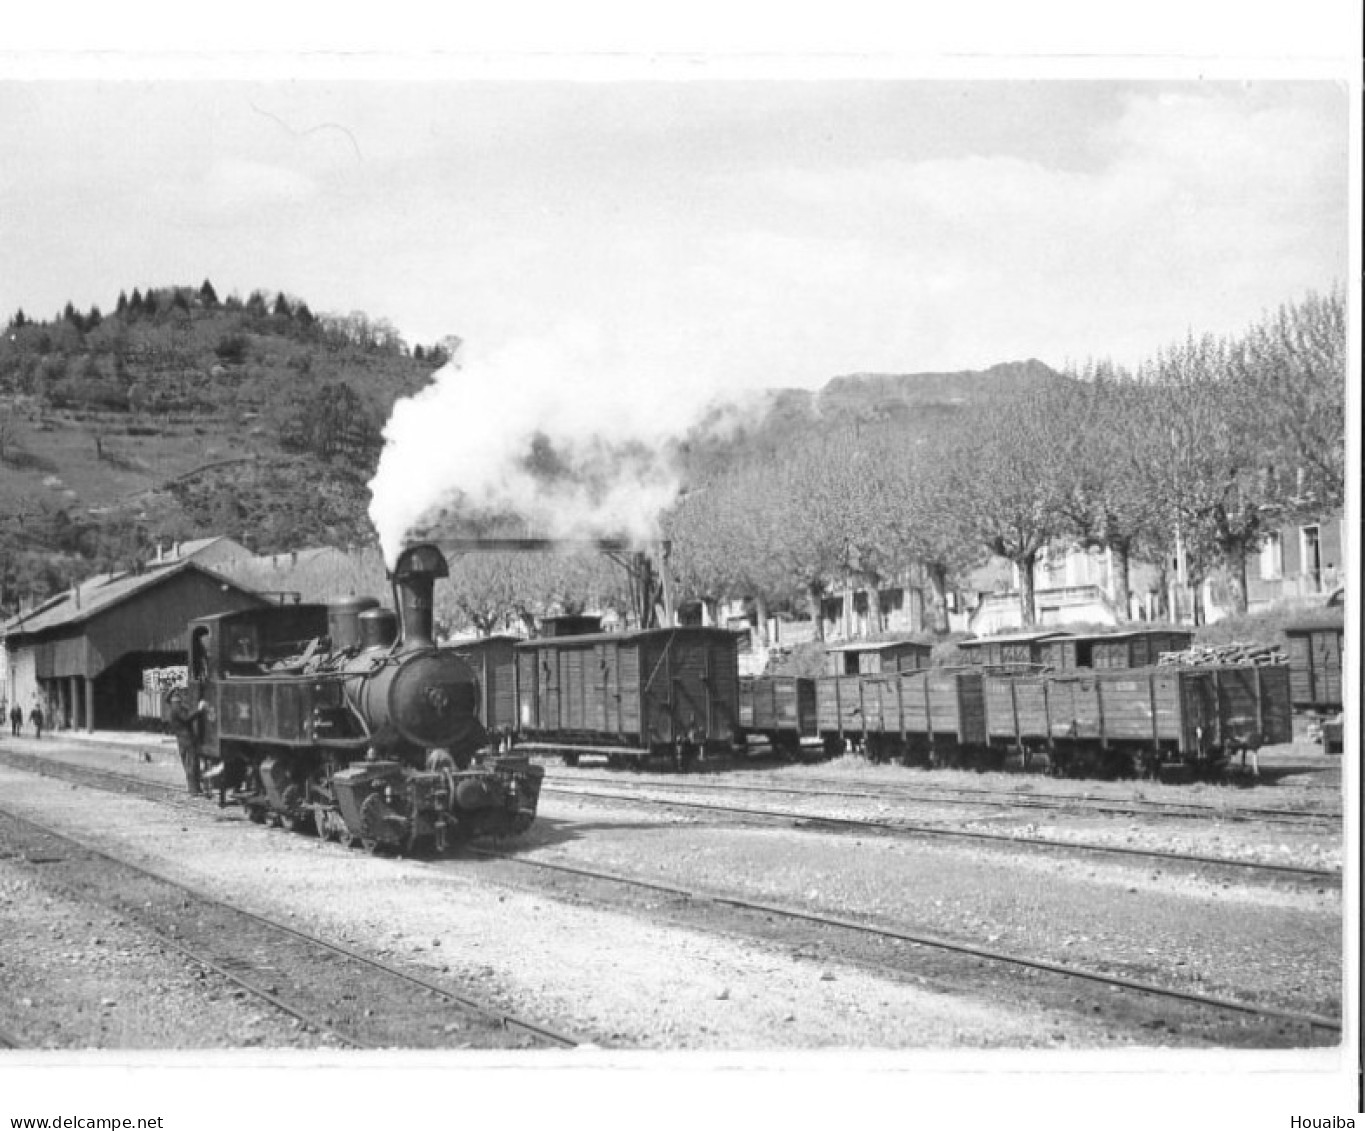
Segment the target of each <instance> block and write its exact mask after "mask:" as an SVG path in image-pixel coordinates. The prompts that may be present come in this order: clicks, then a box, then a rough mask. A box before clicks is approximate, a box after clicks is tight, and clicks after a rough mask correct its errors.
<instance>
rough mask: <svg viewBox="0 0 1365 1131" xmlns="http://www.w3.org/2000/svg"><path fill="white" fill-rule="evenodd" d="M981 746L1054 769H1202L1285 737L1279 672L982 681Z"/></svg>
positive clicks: (1158, 672)
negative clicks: (1041, 758) (1044, 759)
mask: <svg viewBox="0 0 1365 1131" xmlns="http://www.w3.org/2000/svg"><path fill="white" fill-rule="evenodd" d="M985 706H986V718H987V740H988V742H989V743H990V745H991V747H992V748H993V749H994V750H996V751H998V752H1000V753H1008V754H1015V755H1022V756H1023V757H1024V759H1025V760H1026V761H1027V760H1028V759H1030V758H1031V757H1034V756H1036V755H1038V754H1044V753H1045V754H1046V755H1047V756H1048V757H1049V758H1050V759H1051V760H1052V762H1053V764H1054V768H1055V769H1056V770H1057V771H1059V772H1061V773H1081V772H1086V771H1091V770H1097V771H1099V772H1101V773H1114V774H1129V773H1132V772H1133V771H1134V770H1135V769H1136V768H1137V767H1138V766H1141V767H1142V768H1143V769H1144V770H1146V771H1147V772H1148V773H1155V772H1156V771H1157V770H1158V769H1159V768H1160V767H1161V766H1162V765H1163V764H1166V763H1169V762H1176V763H1181V764H1184V765H1192V766H1194V767H1196V768H1198V769H1204V770H1209V769H1213V768H1217V767H1221V766H1222V765H1223V764H1224V763H1225V761H1226V759H1227V758H1229V757H1230V756H1232V755H1233V754H1236V753H1238V752H1241V753H1243V754H1245V753H1251V754H1252V755H1254V754H1255V751H1256V750H1258V749H1259V748H1260V747H1261V746H1263V745H1269V744H1273V743H1279V742H1287V741H1289V738H1290V722H1291V720H1290V708H1289V680H1288V675H1287V672H1286V671H1285V669H1284V668H1283V667H1276V666H1270V665H1266V666H1256V665H1244V666H1227V667H1176V666H1167V667H1147V668H1130V669H1109V670H1105V669H1098V670H1090V671H1073V672H1063V673H1050V674H1045V675H1037V676H1029V677H1020V676H1007V675H1001V674H990V673H988V674H987V675H986V676H985Z"/></svg>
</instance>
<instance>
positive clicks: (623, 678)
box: [616, 642, 645, 743]
mask: <svg viewBox="0 0 1365 1131" xmlns="http://www.w3.org/2000/svg"><path fill="white" fill-rule="evenodd" d="M640 679H641V676H640V646H639V645H638V644H635V643H631V644H627V643H624V642H623V643H621V644H618V645H617V646H616V685H617V689H618V690H619V692H620V699H619V704H620V711H621V716H620V717H621V724H620V725H621V729H620V732H619V733H620V734H621V735H622V737H626V736H637V737H638V739H639V741H640V742H642V743H643V742H644V741H645V735H644V733H643V732H644V725H643V724H644V719H643V718H642V717H641V705H640Z"/></svg>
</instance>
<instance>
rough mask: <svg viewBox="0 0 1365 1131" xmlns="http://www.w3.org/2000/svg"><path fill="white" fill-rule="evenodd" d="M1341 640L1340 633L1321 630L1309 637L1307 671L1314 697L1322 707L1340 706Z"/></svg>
mask: <svg viewBox="0 0 1365 1131" xmlns="http://www.w3.org/2000/svg"><path fill="white" fill-rule="evenodd" d="M1341 638H1342V633H1341V632H1339V631H1336V630H1332V629H1323V630H1322V631H1321V632H1314V633H1312V634H1311V635H1310V636H1309V638H1308V639H1309V642H1310V646H1311V648H1312V658H1311V661H1310V664H1309V669H1310V670H1311V671H1312V673H1313V683H1314V688H1313V691H1314V696H1313V698H1314V699H1315V701H1316V702H1318V703H1320V704H1322V705H1323V706H1328V705H1333V706H1341V704H1342V702H1343V700H1342V697H1341Z"/></svg>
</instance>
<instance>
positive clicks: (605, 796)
mask: <svg viewBox="0 0 1365 1131" xmlns="http://www.w3.org/2000/svg"><path fill="white" fill-rule="evenodd" d="M638 784H639V786H640V789H639V790H638V791H636V792H633V793H632V792H631V791H629V790H627V792H623V793H622V792H617V793H606V792H602V791H598V790H585V789H568V788H565V787H564V786H561V785H546V786H543V787H542V788H541V793H542V795H544V794H547V793H548V794H558V795H559V796H562V797H583V798H587V799H591V800H595V801H612V802H625V803H627V804H636V805H639V804H644V805H665V806H668V807H670V808H676V809H689V810H697V811H701V812H707V813H721V814H726V815H729V816H734V817H739V818H742V819H751V820H766V821H782V822H784V823H789V824H796V825H798V826H802V825H804V826H810V827H821V828H825V829H846V830H849V831H854V832H864V833H871V832H876V833H881V834H886V835H892V836H910V837H939V838H946V839H957V840H969V841H976V842H979V843H988V844H1008V845H1011V846H1014V845H1019V846H1026V847H1029V848H1039V849H1044V850H1053V851H1065V852H1082V853H1087V854H1095V855H1105V856H1116V857H1126V858H1130V859H1144V860H1152V861H1159V862H1161V863H1164V864H1183V865H1192V866H1196V867H1202V868H1209V867H1216V868H1227V869H1235V870H1237V871H1238V872H1239V873H1241V874H1244V875H1248V876H1255V875H1259V876H1263V877H1270V876H1277V877H1283V878H1293V879H1299V880H1311V881H1314V882H1317V883H1327V884H1332V885H1340V883H1341V873H1340V872H1339V871H1334V870H1331V869H1327V868H1309V867H1303V866H1298V865H1290V864H1269V863H1264V862H1261V861H1251V860H1237V859H1233V858H1231V857H1223V856H1204V855H1201V854H1197V853H1188V852H1167V851H1164V850H1160V849H1150V848H1133V847H1129V846H1126V845H1118V844H1097V843H1094V842H1090V841H1072V840H1061V839H1057V838H1052V837H1041V836H1037V837H1035V836H1015V835H1012V834H1010V833H997V832H987V831H984V830H980V829H952V828H944V827H942V826H939V825H926V824H921V823H915V822H910V821H879V820H872V819H868V818H857V817H832V816H827V815H823V814H812V813H800V812H795V811H787V810H777V809H755V808H750V807H747V806H740V805H722V804H717V803H711V802H704V801H686V800H683V799H681V798H675V797H647V796H644V795H643V794H644V791H645V790H646V789H649V788H653V787H652V786H649V785H647V784H645V783H638Z"/></svg>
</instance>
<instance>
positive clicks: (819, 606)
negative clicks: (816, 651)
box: [806, 584, 825, 644]
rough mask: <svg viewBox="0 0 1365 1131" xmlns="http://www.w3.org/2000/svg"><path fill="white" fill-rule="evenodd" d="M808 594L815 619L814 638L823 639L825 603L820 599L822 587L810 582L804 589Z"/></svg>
mask: <svg viewBox="0 0 1365 1131" xmlns="http://www.w3.org/2000/svg"><path fill="white" fill-rule="evenodd" d="M806 591H807V592H808V593H809V594H810V607H811V616H812V619H813V620H814V621H815V639H816V640H818V641H820V642H821V643H822V644H823V643H824V641H825V603H824V601H823V600H822V599H821V598H822V597H823V596H824V589H823V588H822V587H821V586H820V585H819V584H811V585H810V586H808V587H807V590H806Z"/></svg>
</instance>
